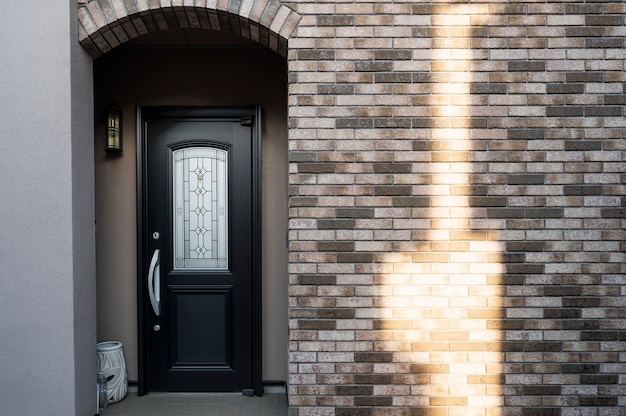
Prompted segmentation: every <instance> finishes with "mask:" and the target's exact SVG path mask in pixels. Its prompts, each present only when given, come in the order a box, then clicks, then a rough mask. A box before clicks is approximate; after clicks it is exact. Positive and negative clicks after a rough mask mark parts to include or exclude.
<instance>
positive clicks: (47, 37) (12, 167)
mask: <svg viewBox="0 0 626 416" xmlns="http://www.w3.org/2000/svg"><path fill="white" fill-rule="evenodd" d="M70 3H72V2H67V1H65V0H48V1H46V2H45V4H44V3H41V2H24V1H19V2H18V1H8V2H3V4H2V6H1V7H0V9H1V11H0V74H1V76H0V91H2V94H0V126H2V144H3V152H4V155H3V161H2V163H1V164H0V177H1V178H2V179H1V180H0V195H2V197H1V199H0V235H1V236H2V238H0V265H1V270H2V271H1V273H0V282H1V285H2V290H1V291H0V304H1V305H2V307H1V308H2V309H1V313H0V334H2V336H1V339H0V351H1V352H0V368H2V371H1V374H2V377H0V414H2V415H43V414H46V415H73V414H76V415H90V414H93V413H94V410H95V394H93V393H94V392H95V375H94V374H95V313H94V307H95V305H94V303H95V279H94V274H95V264H94V242H93V240H94V230H93V228H94V221H93V215H94V214H93V157H92V154H93V153H92V148H93V127H92V125H93V123H92V114H93V110H92V103H91V89H92V81H91V59H90V58H88V57H87V56H86V55H85V53H84V52H83V51H82V50H80V49H79V48H80V47H79V45H78V44H77V43H76V41H75V39H76V36H77V35H76V31H75V27H76V24H75V23H74V22H75V21H76V13H75V5H73V4H70ZM44 6H45V7H44ZM78 109H80V111H78ZM72 110H76V111H72Z"/></svg>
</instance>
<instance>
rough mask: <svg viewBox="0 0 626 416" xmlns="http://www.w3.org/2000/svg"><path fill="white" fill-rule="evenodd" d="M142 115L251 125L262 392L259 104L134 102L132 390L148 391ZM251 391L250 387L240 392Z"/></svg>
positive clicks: (255, 321)
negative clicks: (135, 385)
mask: <svg viewBox="0 0 626 416" xmlns="http://www.w3.org/2000/svg"><path fill="white" fill-rule="evenodd" d="M148 120H172V121H190V120H207V121H210V120H212V121H233V120H240V121H241V122H242V123H246V125H250V126H251V127H252V212H253V215H252V234H253V235H252V261H253V265H252V291H253V293H252V311H253V316H252V377H253V386H254V394H255V395H257V396H261V395H263V382H262V377H263V374H262V342H261V341H262V339H261V337H262V319H261V317H262V315H261V313H262V305H261V303H262V293H261V282H262V279H261V270H262V268H261V107H260V106H254V107H152V106H145V107H142V106H137V112H136V124H137V134H136V141H137V163H136V166H137V337H138V339H137V345H138V350H139V351H138V380H137V381H138V394H139V395H140V396H142V395H144V394H146V393H148V392H150V390H151V389H150V386H149V378H148V371H149V365H148V359H149V357H148V347H149V345H148V331H149V328H148V323H147V319H148V318H147V317H148V315H147V311H148V308H149V307H150V305H149V302H147V301H146V299H145V294H146V291H147V287H146V286H147V285H146V279H145V276H146V273H147V268H148V267H147V266H148V265H147V264H145V263H146V261H147V260H146V259H148V253H147V252H146V247H145V244H144V241H145V240H146V239H147V238H148V235H147V233H148V232H149V230H147V229H146V228H147V227H146V208H147V192H146V183H145V181H146V179H147V159H146V149H147V137H146V135H145V128H144V127H145V124H146V121H148ZM245 393H251V392H245Z"/></svg>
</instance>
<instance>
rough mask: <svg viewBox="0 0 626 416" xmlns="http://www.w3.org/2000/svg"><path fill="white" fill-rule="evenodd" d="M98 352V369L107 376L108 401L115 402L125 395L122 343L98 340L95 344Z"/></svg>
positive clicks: (126, 380)
mask: <svg viewBox="0 0 626 416" xmlns="http://www.w3.org/2000/svg"><path fill="white" fill-rule="evenodd" d="M96 351H97V353H98V371H100V372H102V373H103V374H104V376H105V377H106V378H107V380H108V383H107V390H108V393H109V394H108V396H107V397H108V403H115V402H119V401H120V400H122V399H123V398H124V397H126V391H127V389H128V378H127V377H128V376H127V375H126V362H125V361H124V353H123V351H122V343H121V342H118V341H106V342H99V343H98V344H97V345H96Z"/></svg>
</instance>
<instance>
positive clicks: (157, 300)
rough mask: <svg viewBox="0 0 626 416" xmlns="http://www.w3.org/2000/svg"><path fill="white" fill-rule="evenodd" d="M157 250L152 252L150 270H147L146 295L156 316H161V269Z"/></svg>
mask: <svg viewBox="0 0 626 416" xmlns="http://www.w3.org/2000/svg"><path fill="white" fill-rule="evenodd" d="M159 253H160V252H159V249H158V248H157V249H156V250H154V254H153V255H152V260H151V261H150V269H149V270H148V295H149V296H150V304H151V305H152V310H153V311H154V314H155V315H156V316H159V315H161V270H160V269H161V267H160V263H159Z"/></svg>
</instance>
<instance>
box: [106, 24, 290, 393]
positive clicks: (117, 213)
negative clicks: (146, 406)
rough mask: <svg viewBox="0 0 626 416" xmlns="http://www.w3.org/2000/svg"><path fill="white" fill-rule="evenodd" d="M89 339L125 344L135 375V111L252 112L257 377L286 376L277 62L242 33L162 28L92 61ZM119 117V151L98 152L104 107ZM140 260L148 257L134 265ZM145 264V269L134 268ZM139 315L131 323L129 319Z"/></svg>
mask: <svg viewBox="0 0 626 416" xmlns="http://www.w3.org/2000/svg"><path fill="white" fill-rule="evenodd" d="M94 96H95V114H94V119H95V131H96V142H95V173H96V221H97V235H96V240H97V253H96V255H97V302H98V305H97V328H98V340H106V339H116V340H119V341H121V342H122V343H123V344H124V346H125V355H126V360H127V370H128V379H129V381H130V382H131V383H132V382H136V381H137V380H138V379H139V377H140V375H139V368H140V363H139V357H140V354H139V345H140V344H139V343H138V339H139V336H140V334H139V333H138V321H139V320H140V319H141V317H139V316H138V308H137V297H138V294H137V270H138V267H137V265H138V264H137V262H138V253H137V247H138V241H137V225H138V224H137V221H138V220H140V218H138V215H137V212H138V209H137V208H138V207H137V195H138V194H137V119H136V113H137V108H138V107H150V106H163V107H204V108H224V107H233V108H234V107H251V106H259V108H260V109H261V126H262V129H261V137H262V142H261V189H262V192H261V195H262V197H261V215H260V217H261V224H262V228H261V241H262V247H263V249H262V255H261V264H262V273H261V275H262V279H261V280H262V297H261V298H262V308H261V309H262V313H261V316H260V317H257V318H260V320H261V322H262V331H261V332H262V348H261V351H260V354H261V356H262V379H263V380H286V378H287V349H288V338H287V337H288V334H287V248H286V247H285V230H286V229H287V218H288V212H287V198H288V178H287V173H288V166H287V152H288V150H287V129H288V127H287V64H286V60H285V58H284V57H282V56H280V55H278V54H277V53H275V52H273V51H271V50H270V49H268V48H266V47H263V46H261V45H259V44H258V43H256V42H254V41H252V40H249V39H245V38H243V37H240V36H237V35H234V34H230V33H226V32H217V31H211V30H199V29H172V30H166V31H159V32H153V33H150V34H147V35H144V36H141V37H139V38H136V39H133V40H131V41H129V42H127V43H126V44H124V45H122V46H119V47H117V48H115V49H114V50H112V51H110V52H108V53H107V54H105V55H103V56H102V57H100V58H98V59H96V60H95V61H94ZM111 108H115V109H118V110H120V111H121V112H122V116H123V123H122V135H123V141H124V143H123V152H122V153H119V154H118V153H115V154H111V153H107V152H105V150H104V148H105V130H106V113H107V110H109V109H111ZM143 261H144V262H146V261H149V259H147V260H146V259H143ZM144 267H145V268H147V265H146V266H144ZM138 318H139V319H138Z"/></svg>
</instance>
